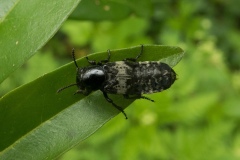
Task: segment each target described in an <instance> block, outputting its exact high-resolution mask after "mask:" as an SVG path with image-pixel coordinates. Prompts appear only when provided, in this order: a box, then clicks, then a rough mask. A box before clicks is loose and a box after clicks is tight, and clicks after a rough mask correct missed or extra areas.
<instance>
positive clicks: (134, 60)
mask: <svg viewBox="0 0 240 160" xmlns="http://www.w3.org/2000/svg"><path fill="white" fill-rule="evenodd" d="M142 53H143V45H142V44H141V51H140V53H139V54H138V55H137V56H136V57H135V58H125V59H124V61H133V62H136V61H137V59H138V58H139V57H140V56H141V55H142Z"/></svg>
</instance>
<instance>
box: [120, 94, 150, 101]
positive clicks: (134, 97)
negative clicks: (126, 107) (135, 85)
mask: <svg viewBox="0 0 240 160" xmlns="http://www.w3.org/2000/svg"><path fill="white" fill-rule="evenodd" d="M123 97H124V98H126V99H140V98H141V99H146V100H149V101H151V102H154V100H152V99H150V98H148V97H145V96H142V95H135V96H132V97H129V95H128V94H124V95H123Z"/></svg>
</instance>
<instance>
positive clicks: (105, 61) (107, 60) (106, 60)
mask: <svg viewBox="0 0 240 160" xmlns="http://www.w3.org/2000/svg"><path fill="white" fill-rule="evenodd" d="M107 52H108V58H107V59H104V60H101V61H100V62H98V64H100V65H101V64H102V63H107V62H109V60H110V56H111V52H110V50H107Z"/></svg>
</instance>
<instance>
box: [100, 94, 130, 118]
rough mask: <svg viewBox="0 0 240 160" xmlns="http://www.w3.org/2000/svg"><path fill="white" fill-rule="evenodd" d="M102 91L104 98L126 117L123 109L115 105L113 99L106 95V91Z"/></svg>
mask: <svg viewBox="0 0 240 160" xmlns="http://www.w3.org/2000/svg"><path fill="white" fill-rule="evenodd" d="M102 92H103V95H104V98H105V99H106V100H107V101H108V102H109V103H111V104H112V105H113V106H114V107H115V108H117V109H118V110H119V111H120V112H122V113H123V115H124V116H125V118H126V119H128V118H127V115H126V113H125V112H124V110H123V109H122V108H121V107H119V106H117V105H116V104H115V103H114V102H113V100H111V99H110V98H109V97H108V95H107V93H106V92H104V91H102Z"/></svg>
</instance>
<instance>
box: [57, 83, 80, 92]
mask: <svg viewBox="0 0 240 160" xmlns="http://www.w3.org/2000/svg"><path fill="white" fill-rule="evenodd" d="M76 85H77V83H74V84H70V85H68V86H65V87H62V88H60V89H59V90H57V93H59V92H61V91H62V90H64V89H66V88H69V87H72V86H76Z"/></svg>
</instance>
